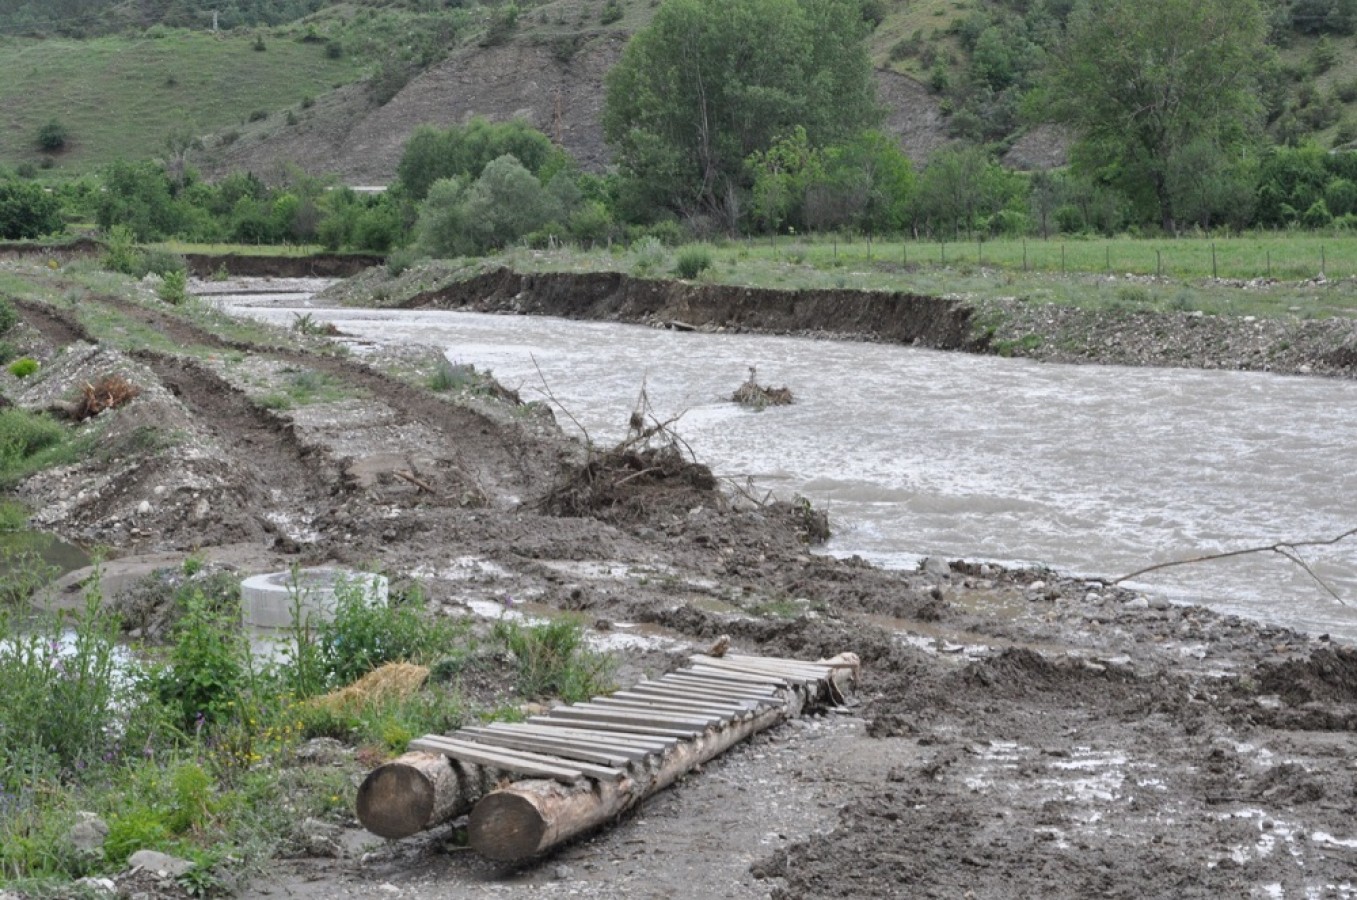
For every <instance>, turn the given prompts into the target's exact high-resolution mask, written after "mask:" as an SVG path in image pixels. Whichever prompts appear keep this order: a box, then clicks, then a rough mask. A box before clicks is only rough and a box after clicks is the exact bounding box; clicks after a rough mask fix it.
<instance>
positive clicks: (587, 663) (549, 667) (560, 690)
mask: <svg viewBox="0 0 1357 900" xmlns="http://www.w3.org/2000/svg"><path fill="white" fill-rule="evenodd" d="M494 636H495V638H496V639H497V640H499V641H501V642H503V644H504V646H505V647H506V648H507V649H508V650H509V652H511V653H513V655H514V658H515V659H516V660H517V662H518V683H517V688H518V691H519V692H520V693H521V694H523V696H525V697H547V696H557V697H560V698H561V699H562V700H565V701H567V702H577V701H580V700H585V699H587V698H589V697H592V696H594V695H595V694H600V693H604V692H606V691H607V690H609V689H610V688H611V687H612V685H611V682H610V679H611V676H612V671H613V660H612V659H611V658H610V657H608V656H604V655H603V654H599V653H594V652H593V651H591V650H589V649H588V648H587V647H586V646H585V643H584V626H583V625H582V624H580V623H579V622H578V621H576V620H574V619H571V618H560V619H556V620H553V621H550V622H546V623H543V624H541V625H520V624H518V623H517V622H511V621H507V620H505V619H500V620H499V621H498V622H496V623H495V629H494Z"/></svg>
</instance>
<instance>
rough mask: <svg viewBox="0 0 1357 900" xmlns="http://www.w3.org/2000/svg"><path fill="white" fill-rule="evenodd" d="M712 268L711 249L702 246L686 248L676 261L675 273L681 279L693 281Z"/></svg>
mask: <svg viewBox="0 0 1357 900" xmlns="http://www.w3.org/2000/svg"><path fill="white" fill-rule="evenodd" d="M711 267H712V255H711V249H710V248H708V247H704V246H702V245H701V244H693V245H690V246H688V247H684V248H682V249H681V250H679V252H678V256H677V257H676V258H675V259H674V272H675V273H676V274H677V275H678V276H679V277H680V278H686V279H690V280H691V279H693V278H696V277H697V276H699V275H701V274H702V273H703V272H705V271H707V270H708V269H710V268H711Z"/></svg>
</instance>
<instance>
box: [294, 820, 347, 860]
mask: <svg viewBox="0 0 1357 900" xmlns="http://www.w3.org/2000/svg"><path fill="white" fill-rule="evenodd" d="M340 833H341V829H340V827H339V826H338V825H331V824H330V823H329V822H322V821H321V820H320V819H303V820H302V823H301V824H300V825H298V826H297V843H299V844H300V845H301V847H302V850H304V851H305V852H306V854H307V855H308V856H315V857H320V858H324V859H338V858H339V857H341V856H343V855H344V853H343V850H342V849H341V848H340V846H339V837H340Z"/></svg>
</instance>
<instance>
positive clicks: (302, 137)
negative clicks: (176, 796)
mask: <svg viewBox="0 0 1357 900" xmlns="http://www.w3.org/2000/svg"><path fill="white" fill-rule="evenodd" d="M657 5H658V0H550V2H546V3H540V4H533V3H531V2H529V3H525V4H523V5H521V6H520V5H513V4H510V5H476V4H474V3H465V4H459V5H456V6H449V5H448V4H446V3H444V2H432V0H348V2H341V3H332V2H326V0H249V2H237V3H234V4H226V6H230V7H231V16H230V17H228V18H225V19H222V20H221V21H220V22H219V23H218V24H219V26H220V27H221V28H222V30H220V31H218V32H212V31H211V30H210V22H209V21H208V20H207V19H205V18H204V17H203V15H202V13H203V11H204V10H205V9H206V8H207V7H206V6H204V5H203V4H201V3H197V2H194V0H174V2H170V3H164V2H157V3H152V2H150V0H131V2H120V3H116V4H115V3H109V2H107V0H59V2H53V3H49V4H36V3H17V4H15V5H14V6H13V7H12V8H10V9H9V10H8V11H5V10H0V71H4V72H5V73H6V76H7V77H6V78H5V79H3V80H0V109H2V110H3V113H0V124H3V127H0V166H8V167H18V166H23V167H25V168H34V169H37V168H51V169H54V170H56V171H58V172H61V173H78V172H82V171H87V170H89V169H92V168H95V167H97V166H99V165H101V164H103V163H106V162H108V161H110V160H112V159H114V158H119V157H122V158H152V157H158V156H162V155H163V154H165V153H166V148H167V140H169V139H172V138H174V137H175V136H176V135H177V136H179V138H180V139H181V140H182V138H183V135H184V134H185V133H187V134H189V135H191V137H192V143H191V145H190V149H189V151H188V153H189V161H190V164H192V165H194V166H195V167H197V168H199V169H201V170H203V171H204V172H205V173H206V174H208V175H210V176H219V175H223V174H225V173H227V172H230V171H234V170H240V169H246V170H250V171H253V172H256V173H259V174H261V175H263V176H265V177H270V176H271V175H272V174H273V173H276V172H279V171H281V170H282V169H283V168H284V167H286V166H289V165H297V166H300V167H302V168H304V169H306V170H307V171H309V172H312V173H313V174H318V175H319V174H335V175H338V176H340V177H341V178H343V179H344V180H346V181H348V182H349V183H353V184H367V183H375V184H382V183H386V182H388V181H389V180H390V178H391V177H392V174H393V172H394V170H395V164H396V161H397V160H398V158H399V154H400V150H401V147H402V145H403V143H404V141H405V140H406V138H407V137H408V136H409V134H410V133H411V132H412V131H413V130H414V128H415V127H417V126H418V125H419V124H422V123H430V124H435V125H449V124H452V123H456V122H462V121H465V120H466V119H468V118H469V117H471V116H473V115H483V116H485V117H487V118H490V119H495V120H504V119H509V118H520V119H524V120H526V121H528V122H529V123H531V124H532V125H533V126H535V127H537V128H539V129H541V130H542V131H543V132H545V133H546V134H548V135H550V136H551V137H552V138H553V139H555V140H557V141H558V142H559V143H560V144H561V145H562V146H564V147H565V148H566V149H567V150H569V151H570V152H571V153H572V154H573V155H575V156H576V157H577V158H578V159H579V160H580V161H581V163H582V164H583V165H584V166H585V167H586V168H588V169H594V170H597V169H600V168H602V167H603V166H604V165H606V163H607V161H608V158H609V154H608V148H607V147H606V146H605V144H604V142H603V136H602V126H601V110H602V104H603V77H604V74H605V73H606V72H607V71H608V69H609V68H610V67H611V66H612V65H613V63H614V62H615V61H616V60H617V59H618V58H619V56H620V54H621V52H622V48H623V47H624V46H625V44H626V41H627V39H628V37H629V36H630V35H631V34H632V33H634V32H635V31H636V30H637V29H640V28H642V27H644V26H645V25H646V24H647V23H648V22H649V21H650V19H651V17H652V16H653V14H654V9H655V7H656V6H657ZM1071 5H1072V3H1070V2H1069V0H1045V2H1024V0H863V15H864V17H865V18H866V19H867V20H868V21H869V22H870V23H872V25H873V29H872V32H871V35H870V39H869V40H870V48H871V53H872V59H873V62H874V64H875V65H876V68H877V80H878V89H879V95H880V98H881V100H882V102H883V105H884V106H885V107H886V120H885V126H886V129H887V130H888V131H889V132H891V133H892V134H895V135H896V136H897V137H898V138H899V139H900V142H901V145H902V147H903V148H904V149H905V151H906V152H907V153H908V154H909V155H910V156H911V157H913V158H914V159H915V160H916V162H921V161H922V160H924V159H926V158H927V157H928V155H929V154H930V153H931V152H932V151H933V150H935V149H936V148H938V147H940V146H943V145H944V144H946V143H948V142H951V141H962V142H967V143H975V144H984V145H986V146H987V147H988V148H990V149H991V150H993V151H995V152H997V153H998V154H1000V155H1001V156H1002V157H1003V158H1004V159H1005V161H1006V162H1007V163H1008V164H1009V165H1011V166H1014V167H1016V168H1048V167H1051V166H1055V165H1060V164H1062V163H1063V162H1064V161H1065V155H1066V149H1067V142H1066V141H1065V140H1064V139H1063V137H1062V135H1061V134H1060V133H1059V132H1058V131H1055V130H1054V129H1051V128H1049V127H1044V126H1035V127H1034V126H1032V125H1031V124H1030V123H1029V122H1028V121H1027V120H1026V119H1025V118H1024V116H1023V115H1022V114H1021V106H1022V100H1023V97H1024V95H1025V94H1026V93H1027V92H1028V91H1029V90H1030V88H1031V87H1032V86H1033V84H1034V83H1035V80H1036V77H1037V73H1038V72H1039V70H1040V67H1041V64H1042V61H1043V58H1044V53H1045V52H1046V48H1047V47H1049V46H1050V45H1051V42H1052V41H1053V40H1054V36H1055V35H1057V34H1058V33H1059V26H1060V22H1061V21H1062V20H1063V17H1064V16H1065V15H1067V14H1068V11H1069V7H1070V6H1071ZM1349 7H1352V9H1351V10H1349ZM77 8H79V9H83V10H84V13H83V14H81V15H75V14H68V15H65V16H64V17H62V16H59V15H58V14H57V13H58V12H60V11H61V10H66V12H67V13H69V12H70V10H72V9H77ZM1269 8H1270V10H1271V13H1272V20H1271V25H1272V33H1271V39H1270V40H1271V44H1272V47H1273V48H1274V50H1275V56H1274V57H1273V58H1271V59H1268V60H1261V61H1260V74H1261V78H1262V82H1263V86H1264V94H1263V100H1264V105H1265V107H1266V115H1267V128H1268V131H1269V134H1270V136H1271V138H1272V139H1274V140H1276V141H1279V142H1283V143H1294V142H1297V141H1299V140H1302V139H1307V138H1313V139H1315V140H1316V141H1318V142H1319V143H1320V144H1321V145H1322V146H1326V147H1328V146H1351V145H1352V144H1353V142H1354V141H1357V52H1353V51H1354V50H1357V46H1354V36H1353V30H1354V28H1357V0H1272V2H1271V3H1270V4H1269ZM40 9H48V10H49V11H51V15H50V16H49V18H48V19H46V20H43V19H41V17H40V16H39V15H38V13H37V10H40ZM25 16H26V17H27V18H25ZM291 16H295V18H289V17H291ZM25 21H27V22H28V23H29V25H28V26H25V25H24V24H23V23H24V22H25ZM44 21H45V22H47V26H46V27H47V28H48V31H46V32H43V33H42V36H41V37H38V36H32V35H33V34H34V32H33V29H34V28H37V29H38V31H41V23H42V22H44ZM195 23H196V24H195ZM227 25H233V26H235V27H231V28H227V27H226V26H227ZM26 28H27V29H28V30H25V29H26ZM67 32H70V33H75V32H79V33H82V34H87V35H90V36H86V37H84V38H77V37H73V36H72V37H62V36H60V35H62V34H63V33H67Z"/></svg>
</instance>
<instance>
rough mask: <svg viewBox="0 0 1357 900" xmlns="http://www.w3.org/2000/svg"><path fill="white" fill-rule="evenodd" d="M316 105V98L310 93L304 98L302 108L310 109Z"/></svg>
mask: <svg viewBox="0 0 1357 900" xmlns="http://www.w3.org/2000/svg"><path fill="white" fill-rule="evenodd" d="M315 105H316V98H315V97H312V96H311V95H310V94H307V95H306V96H305V97H303V98H302V109H310V108H311V107H313V106H315Z"/></svg>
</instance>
